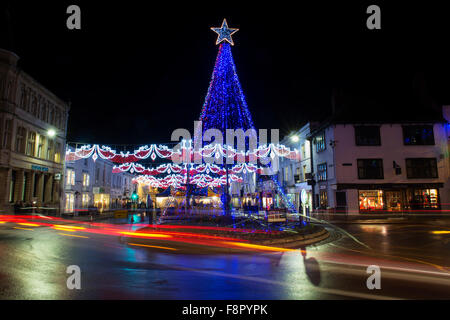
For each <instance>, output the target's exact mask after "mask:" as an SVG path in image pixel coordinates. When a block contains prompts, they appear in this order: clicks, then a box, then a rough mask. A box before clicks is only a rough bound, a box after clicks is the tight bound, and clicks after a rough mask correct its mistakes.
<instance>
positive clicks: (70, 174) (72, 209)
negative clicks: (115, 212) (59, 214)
mask: <svg viewBox="0 0 450 320" xmlns="http://www.w3.org/2000/svg"><path fill="white" fill-rule="evenodd" d="M113 166H114V164H113V163H112V162H110V161H107V160H104V159H101V158H98V159H97V160H96V161H94V160H93V159H92V158H87V159H80V160H74V161H71V160H66V165H65V167H66V179H65V184H64V203H65V205H64V212H65V213H77V212H84V211H88V208H89V207H96V208H98V209H99V211H100V212H103V211H107V210H111V209H117V208H123V207H125V206H126V201H127V200H128V199H130V198H131V194H132V192H133V191H134V185H133V183H132V179H133V177H134V176H133V175H132V174H131V173H129V172H122V173H113V172H112V171H113Z"/></svg>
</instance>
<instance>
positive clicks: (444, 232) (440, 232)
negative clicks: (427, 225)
mask: <svg viewBox="0 0 450 320" xmlns="http://www.w3.org/2000/svg"><path fill="white" fill-rule="evenodd" d="M431 233H434V234H449V233H450V231H446V230H436V231H431Z"/></svg>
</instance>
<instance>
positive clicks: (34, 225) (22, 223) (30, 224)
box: [18, 222, 39, 227]
mask: <svg viewBox="0 0 450 320" xmlns="http://www.w3.org/2000/svg"><path fill="white" fill-rule="evenodd" d="M18 224H20V225H21V226H29V227H39V225H38V224H36V223H25V222H21V223H18Z"/></svg>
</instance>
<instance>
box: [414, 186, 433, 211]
mask: <svg viewBox="0 0 450 320" xmlns="http://www.w3.org/2000/svg"><path fill="white" fill-rule="evenodd" d="M407 196H408V198H409V201H410V206H411V208H412V209H439V207H440V205H439V195H438V189H414V190H411V189H410V190H408V191H407Z"/></svg>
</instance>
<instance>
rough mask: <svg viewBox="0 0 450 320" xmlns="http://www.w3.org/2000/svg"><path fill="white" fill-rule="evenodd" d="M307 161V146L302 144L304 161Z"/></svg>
mask: <svg viewBox="0 0 450 320" xmlns="http://www.w3.org/2000/svg"><path fill="white" fill-rule="evenodd" d="M305 159H306V149H305V144H302V160H305Z"/></svg>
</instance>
